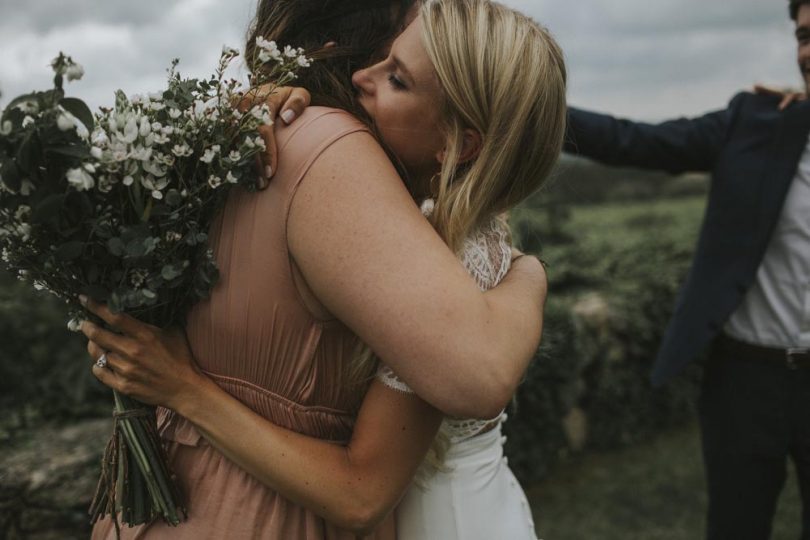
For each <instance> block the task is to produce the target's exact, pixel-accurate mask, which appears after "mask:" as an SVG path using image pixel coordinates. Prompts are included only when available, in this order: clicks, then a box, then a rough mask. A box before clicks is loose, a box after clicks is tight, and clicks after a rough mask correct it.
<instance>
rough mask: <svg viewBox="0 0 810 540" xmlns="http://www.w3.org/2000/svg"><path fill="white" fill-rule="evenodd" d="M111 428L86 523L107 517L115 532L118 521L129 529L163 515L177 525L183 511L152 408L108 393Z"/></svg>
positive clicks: (118, 525) (117, 528)
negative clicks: (112, 402) (89, 520)
mask: <svg viewBox="0 0 810 540" xmlns="http://www.w3.org/2000/svg"><path fill="white" fill-rule="evenodd" d="M113 397H114V399H115V408H114V410H113V418H114V419H115V424H114V427H113V434H112V437H111V438H110V442H109V443H108V444H107V449H106V451H105V453H104V458H103V459H102V463H101V477H100V478H99V482H98V487H97V488H96V495H95V497H94V498H93V502H92V503H91V505H90V516H91V523H95V522H96V521H98V520H99V519H100V518H102V517H104V516H106V515H110V516H111V518H112V520H113V524H114V525H115V530H116V534H117V535H120V524H119V522H118V518H119V513H120V518H121V521H122V522H123V523H124V524H125V525H128V526H130V527H133V526H135V525H141V524H144V523H151V522H152V521H154V520H155V519H156V518H158V517H162V518H163V519H164V521H166V523H168V524H170V525H173V526H175V525H179V524H180V514H181V513H182V514H183V515H184V517H185V508H183V504H182V501H181V497H180V492H179V490H178V489H177V486H176V485H175V483H174V482H173V480H172V478H171V474H170V472H169V468H168V466H167V460H166V455H165V452H164V451H163V446H162V445H161V442H160V436H159V435H158V433H157V421H156V419H155V412H154V409H153V408H152V407H147V406H145V405H143V404H142V403H139V402H137V401H135V400H133V399H131V398H129V397H127V396H125V395H123V394H119V393H118V392H116V391H113Z"/></svg>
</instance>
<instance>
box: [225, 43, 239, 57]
mask: <svg viewBox="0 0 810 540" xmlns="http://www.w3.org/2000/svg"><path fill="white" fill-rule="evenodd" d="M222 56H239V49H234V48H233V47H228V46H227V45H223V46H222Z"/></svg>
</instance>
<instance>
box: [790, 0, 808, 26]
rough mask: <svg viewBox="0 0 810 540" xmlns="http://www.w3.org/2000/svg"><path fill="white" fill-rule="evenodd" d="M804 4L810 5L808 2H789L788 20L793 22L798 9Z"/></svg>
mask: <svg viewBox="0 0 810 540" xmlns="http://www.w3.org/2000/svg"><path fill="white" fill-rule="evenodd" d="M804 4H810V0H790V7H789V9H790V18H791V19H793V20H794V21H795V20H796V18H797V17H798V16H799V8H800V7H802V6H803V5H804Z"/></svg>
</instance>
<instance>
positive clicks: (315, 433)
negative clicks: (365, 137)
mask: <svg viewBox="0 0 810 540" xmlns="http://www.w3.org/2000/svg"><path fill="white" fill-rule="evenodd" d="M361 131H367V129H366V127H365V126H364V125H363V124H362V123H360V122H359V121H358V120H356V119H355V118H354V117H352V116H351V115H349V114H348V113H346V112H343V111H339V110H336V109H326V108H319V107H311V108H309V109H307V111H306V112H305V113H304V115H303V116H302V117H301V118H300V119H299V120H297V121H296V122H295V123H294V124H293V125H292V126H289V127H281V126H280V127H279V128H278V129H277V131H276V134H277V137H278V145H279V156H280V159H279V170H278V171H277V173H276V175H275V177H274V178H273V179H272V181H271V182H270V186H269V187H268V188H267V189H266V190H265V191H263V192H260V193H248V192H245V191H243V190H235V191H234V192H233V193H232V194H231V196H230V197H229V199H228V203H227V205H226V207H225V209H224V211H223V213H222V216H221V218H220V220H219V221H218V222H217V223H216V224H215V225H214V227H213V228H212V236H211V242H212V245H213V246H214V251H215V253H216V258H217V264H218V266H219V269H220V272H221V277H220V283H219V284H218V285H217V286H216V288H215V289H214V291H213V293H212V296H211V298H210V300H208V301H206V302H202V303H200V304H198V305H197V306H195V308H194V309H193V310H192V311H191V313H190V314H189V318H188V329H187V333H188V338H189V342H190V344H191V349H192V351H193V353H194V357H195V358H196V360H197V362H198V363H199V365H200V367H201V368H202V369H203V370H204V371H205V372H206V374H207V375H208V376H210V377H211V378H212V379H213V380H214V381H216V383H217V384H219V385H220V386H221V387H222V388H223V389H224V390H226V391H227V392H228V393H230V394H232V395H233V396H235V397H236V398H237V399H239V400H240V401H242V402H243V403H245V404H246V405H248V406H249V407H250V408H251V409H253V410H254V411H256V412H257V413H258V414H260V415H262V416H263V417H265V418H267V419H269V420H270V421H272V422H273V423H275V424H278V425H279V426H283V427H285V428H288V429H291V430H294V431H296V432H299V433H304V434H307V435H310V436H312V437H317V438H319V439H324V440H327V441H332V442H334V443H335V444H344V443H346V442H348V440H349V439H350V437H351V431H352V426H353V423H354V416H355V412H356V410H357V408H358V406H359V403H360V401H361V400H362V397H363V396H362V395H361V394H360V393H359V392H358V391H356V390H351V389H350V388H349V385H347V384H346V367H347V365H348V364H349V362H350V361H351V359H352V357H353V352H354V349H355V347H356V345H357V338H356V336H355V335H354V334H352V333H351V332H350V331H349V330H348V329H347V328H346V327H345V326H344V325H343V324H342V323H340V322H339V321H337V320H319V318H318V317H317V316H316V315H314V314H313V310H310V309H309V308H308V307H307V306H312V305H317V304H316V303H313V302H315V300H314V298H313V297H312V296H311V294H310V293H308V292H307V289H306V286H301V287H299V286H297V285H296V283H302V282H303V281H302V280H301V278H300V274H297V270H296V268H295V265H294V264H293V263H292V261H291V258H290V255H289V252H288V248H287V216H288V213H289V209H290V203H291V201H292V199H293V197H294V196H295V193H296V190H297V188H298V185H299V183H300V181H301V179H302V177H303V176H304V174H305V173H306V172H307V170H308V168H309V167H310V166H311V165H312V163H313V162H314V161H315V159H316V158H317V157H318V156H319V155H320V154H321V153H322V152H323V151H324V150H325V149H326V148H328V147H329V145H331V144H333V143H334V142H335V141H337V140H338V139H340V138H341V137H344V136H346V135H348V134H351V133H356V132H361ZM158 426H159V429H160V432H161V435H162V437H163V438H164V439H165V442H166V444H167V448H168V452H169V456H170V464H171V467H172V468H173V470H174V472H175V474H176V475H177V479H178V482H179V485H180V487H181V490H182V491H183V493H184V494H185V496H186V500H187V503H188V504H187V507H188V513H189V517H188V520H187V521H186V522H183V523H182V524H181V525H180V526H179V527H169V526H167V525H166V524H164V523H163V522H158V523H154V524H152V525H150V526H141V527H136V528H132V529H129V528H126V527H124V528H122V532H123V534H122V536H123V537H124V538H149V539H157V538H171V539H173V540H174V539H188V540H192V539H193V540H199V539H202V538H212V539H243V538H245V539H247V538H257V539H258V538H261V539H282V540H295V539H313V540H314V539H328V540H332V539H335V540H338V539H340V540H345V539H349V538H355V536H354V535H352V534H351V533H350V532H347V531H345V530H340V529H338V528H337V527H335V526H333V525H331V524H330V523H327V522H326V521H325V520H324V519H322V518H320V517H318V516H317V515H315V514H314V513H313V512H311V511H309V510H307V509H306V508H303V507H301V506H299V505H297V504H294V503H292V502H290V501H288V500H287V499H285V498H284V497H283V496H281V495H279V494H278V493H276V492H274V491H273V490H271V489H268V488H267V487H265V486H264V485H263V484H261V483H259V481H257V480H256V479H255V478H253V477H252V476H250V475H249V474H248V473H246V472H245V471H243V470H242V469H240V468H239V467H238V466H236V465H235V464H234V463H232V462H231V461H229V460H228V459H227V458H225V457H224V456H223V455H222V454H221V453H220V452H218V451H217V450H216V449H214V448H213V447H211V446H210V445H209V444H208V442H207V441H206V440H205V439H203V438H202V437H201V436H200V435H199V433H198V432H197V430H196V429H195V428H194V426H193V425H192V424H191V423H190V422H188V421H187V420H185V419H184V418H183V417H181V416H179V415H177V414H175V413H174V412H172V411H170V410H167V409H159V410H158ZM114 537H115V529H114V528H113V526H112V523H111V521H110V520H109V519H106V520H103V521H101V522H99V523H98V524H97V525H96V527H95V529H94V530H93V538H114ZM370 538H374V539H381V540H382V539H392V538H395V524H394V521H393V517H390V518H388V519H387V520H386V521H385V522H384V523H383V524H382V525H380V527H378V529H377V531H376V532H375V533H374V534H373V535H371V536H370Z"/></svg>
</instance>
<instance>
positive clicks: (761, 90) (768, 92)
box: [754, 84, 784, 96]
mask: <svg viewBox="0 0 810 540" xmlns="http://www.w3.org/2000/svg"><path fill="white" fill-rule="evenodd" d="M754 93H756V94H760V95H764V96H781V95H782V94H784V92H783V91H782V90H780V89H778V88H773V87H771V86H766V85H764V84H755V85H754Z"/></svg>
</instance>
